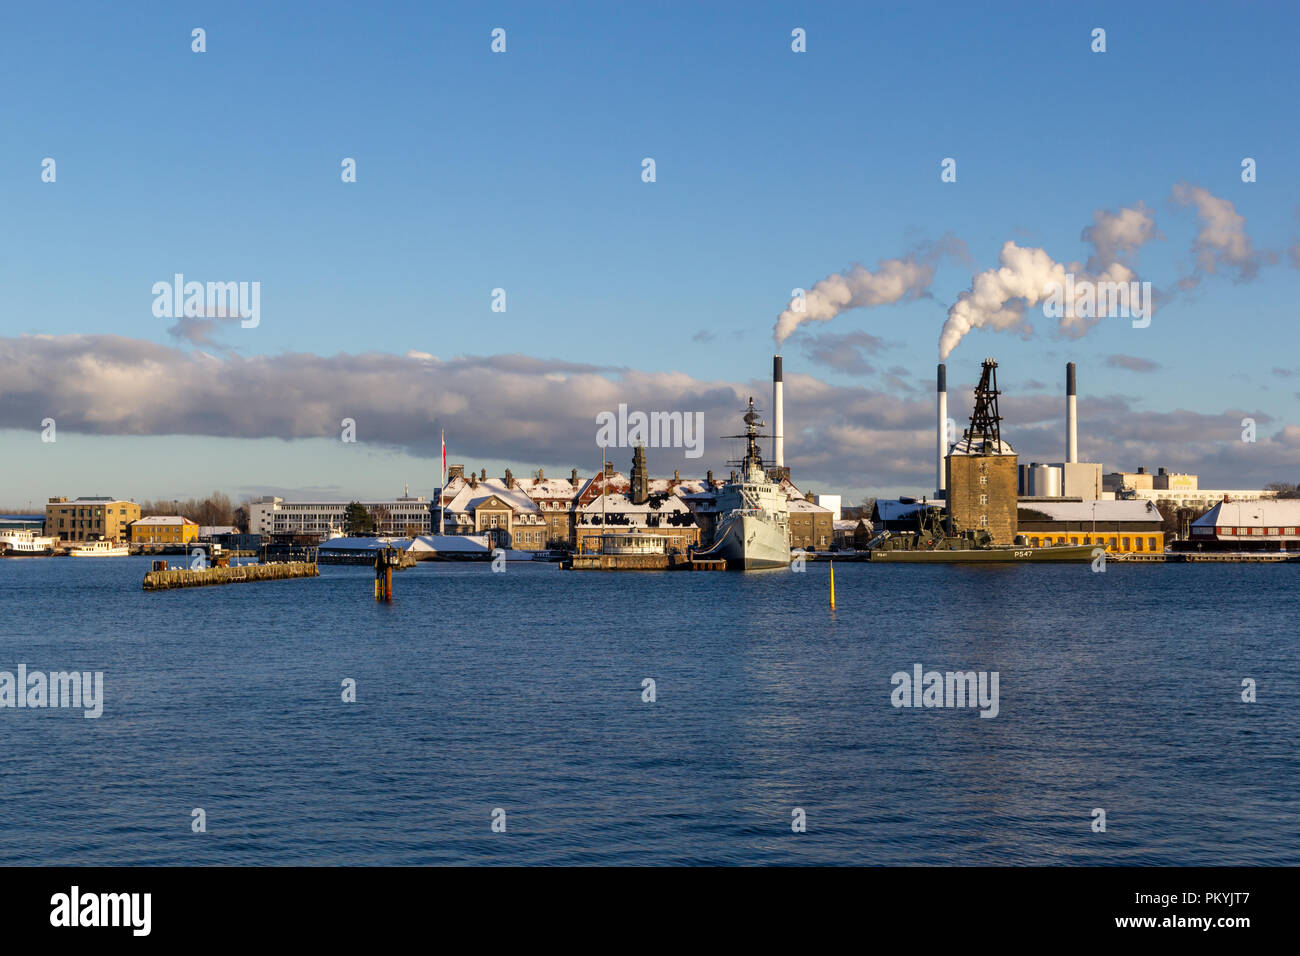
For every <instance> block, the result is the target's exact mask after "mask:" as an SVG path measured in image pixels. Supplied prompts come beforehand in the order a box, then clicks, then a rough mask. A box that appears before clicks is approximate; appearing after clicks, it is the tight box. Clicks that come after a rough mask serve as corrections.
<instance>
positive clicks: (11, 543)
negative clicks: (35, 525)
mask: <svg viewBox="0 0 1300 956" xmlns="http://www.w3.org/2000/svg"><path fill="white" fill-rule="evenodd" d="M53 553H54V539H53V538H43V537H41V536H40V535H38V534H37V533H36V532H35V531H26V530H22V529H18V528H15V529H12V530H8V531H0V558H48V557H49V556H50V555H51V554H53Z"/></svg>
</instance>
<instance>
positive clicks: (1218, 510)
mask: <svg viewBox="0 0 1300 956" xmlns="http://www.w3.org/2000/svg"><path fill="white" fill-rule="evenodd" d="M1191 541H1192V542H1194V543H1196V544H1198V545H1201V546H1202V547H1206V546H1208V547H1210V548H1212V549H1213V548H1214V547H1215V546H1216V545H1217V546H1218V547H1219V548H1230V549H1232V550H1258V549H1265V550H1276V549H1279V548H1285V549H1286V550H1288V551H1294V550H1297V549H1300V499H1295V498H1284V499H1269V500H1266V499H1257V500H1254V501H1220V502H1219V503H1218V504H1217V505H1215V506H1214V507H1213V508H1211V509H1210V510H1209V511H1207V512H1206V513H1205V514H1203V515H1201V517H1199V518H1197V519H1196V520H1195V521H1193V522H1192V534H1191Z"/></svg>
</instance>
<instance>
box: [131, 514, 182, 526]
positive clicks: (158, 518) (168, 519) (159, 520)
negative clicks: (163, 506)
mask: <svg viewBox="0 0 1300 956" xmlns="http://www.w3.org/2000/svg"><path fill="white" fill-rule="evenodd" d="M131 523H132V524H147V525H173V524H192V525H195V526H196V527H197V525H198V522H197V521H191V520H190V519H189V518H182V517H181V516H180V515H150V516H149V517H148V518H136V519H135V520H134V521H132V522H131Z"/></svg>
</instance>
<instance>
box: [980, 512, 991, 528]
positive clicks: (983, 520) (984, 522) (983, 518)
mask: <svg viewBox="0 0 1300 956" xmlns="http://www.w3.org/2000/svg"><path fill="white" fill-rule="evenodd" d="M988 526H989V516H988V515H980V527H981V528H987V527H988Z"/></svg>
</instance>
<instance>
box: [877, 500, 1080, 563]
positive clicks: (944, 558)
mask: <svg viewBox="0 0 1300 956" xmlns="http://www.w3.org/2000/svg"><path fill="white" fill-rule="evenodd" d="M916 518H917V526H916V530H915V531H902V532H891V531H882V532H881V533H880V534H878V535H876V536H875V537H874V538H872V539H871V541H869V542H867V554H868V555H869V556H870V560H871V561H873V562H876V561H886V562H895V563H912V564H983V563H990V562H992V563H1002V562H1011V563H1017V564H1018V563H1023V562H1027V561H1033V562H1044V561H1048V562H1060V561H1091V560H1093V558H1094V557H1096V554H1095V553H1094V552H1097V551H1101V550H1102V548H1101V547H1100V546H1099V545H1091V544H1053V545H1047V546H1046V547H1038V548H1036V547H1030V546H1029V544H1028V542H1026V541H1025V539H1024V537H1023V536H1022V535H1018V536H1017V537H1016V541H1015V543H1014V544H1012V545H1010V546H1007V545H995V544H994V543H993V538H992V536H991V535H990V534H989V533H988V532H987V531H983V530H979V531H966V530H962V529H961V528H959V527H956V522H954V521H952V520H951V519H950V518H948V517H947V516H946V515H945V513H944V510H943V509H942V508H940V507H937V506H935V507H930V508H922V509H918V511H917V512H916Z"/></svg>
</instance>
